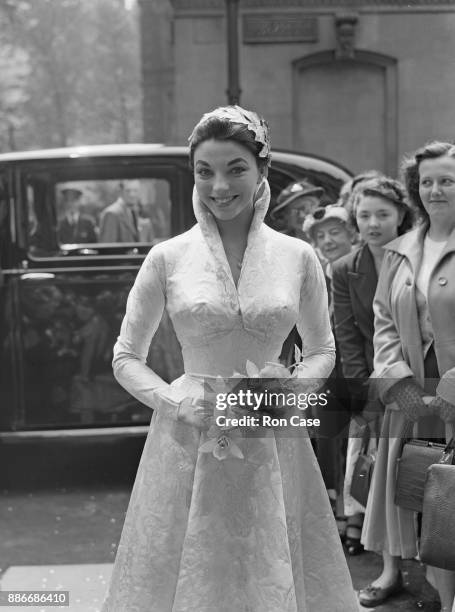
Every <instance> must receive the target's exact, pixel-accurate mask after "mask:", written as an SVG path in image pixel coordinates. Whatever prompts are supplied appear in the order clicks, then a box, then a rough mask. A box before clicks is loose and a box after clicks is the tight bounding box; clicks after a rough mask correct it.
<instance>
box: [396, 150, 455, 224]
mask: <svg viewBox="0 0 455 612" xmlns="http://www.w3.org/2000/svg"><path fill="white" fill-rule="evenodd" d="M445 156H447V157H453V158H455V145H454V144H453V143H451V142H442V141H440V140H434V141H433V142H429V143H427V144H426V145H424V146H423V147H421V148H420V149H417V151H415V153H413V154H411V155H409V156H407V157H405V158H404V159H403V161H402V163H401V173H402V177H403V182H404V184H405V185H406V191H407V192H408V196H409V200H410V201H411V204H412V205H413V206H414V207H415V208H416V210H417V211H418V213H419V216H420V217H421V218H423V219H424V220H425V221H428V220H429V216H428V213H427V211H426V210H425V207H424V205H423V203H422V200H421V199H420V194H419V183H420V172H419V168H420V164H421V163H422V162H423V161H424V160H426V159H437V158H438V157H445Z"/></svg>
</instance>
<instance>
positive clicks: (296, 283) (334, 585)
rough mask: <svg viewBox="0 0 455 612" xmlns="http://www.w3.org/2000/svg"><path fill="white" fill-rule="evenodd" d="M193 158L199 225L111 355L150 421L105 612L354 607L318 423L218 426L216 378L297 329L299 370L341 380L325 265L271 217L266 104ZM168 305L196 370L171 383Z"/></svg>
mask: <svg viewBox="0 0 455 612" xmlns="http://www.w3.org/2000/svg"><path fill="white" fill-rule="evenodd" d="M190 161H191V164H192V167H193V168H194V176H195V190H194V196H193V206H194V213H195V216H196V219H197V224H196V225H195V226H194V227H192V228H191V229H190V230H189V231H187V232H185V233H184V234H181V235H180V236H176V237H175V238H172V239H170V240H167V241H165V242H162V243H160V244H158V245H156V246H154V247H153V248H152V250H151V251H150V253H149V254H148V256H147V258H146V260H145V261H144V264H143V266H142V268H141V270H140V271H139V274H138V276H137V279H136V282H135V284H134V287H133V288H132V290H131V293H130V295H129V298H128V304H127V310H126V315H125V318H124V320H123V324H122V328H121V332H120V336H119V338H118V341H117V344H116V346H115V349H114V373H115V375H116V377H117V379H118V380H119V382H120V383H121V384H122V385H123V386H124V387H125V389H127V390H128V391H129V392H130V393H131V394H132V395H134V396H135V397H136V398H137V399H139V400H140V401H141V402H143V403H144V404H146V405H148V406H150V408H153V417H152V422H151V426H150V431H149V434H148V437H147V441H146V443H145V447H144V451H143V455H142V459H141V462H140V465H139V469H138V473H137V477H136V481H135V484H134V488H133V492H132V496H131V501H130V504H129V507H128V512H127V516H126V519H125V525H124V528H123V533H122V537H121V540H120V544H119V547H118V552H117V557H116V561H115V566H114V570H113V575H112V580H111V585H110V589H109V593H108V597H107V599H106V602H105V604H104V608H103V610H104V611H105V612H353V611H354V610H357V609H358V604H357V599H356V596H355V593H354V591H353V588H352V583H351V579H350V576H349V572H348V569H347V565H346V562H345V558H344V555H343V551H342V547H341V544H340V539H339V536H338V532H337V529H336V526H335V521H334V517H333V513H332V510H331V507H330V503H329V500H328V496H327V493H326V490H325V487H324V484H323V481H322V478H321V474H320V470H319V467H318V465H317V462H316V459H315V457H314V453H313V450H312V447H311V443H310V440H309V438H308V435H307V433H306V430H304V429H303V428H293V429H294V431H292V434H289V433H288V432H287V431H286V432H284V433H283V431H282V430H277V429H273V428H270V427H263V428H262V427H261V428H260V430H259V433H258V432H256V434H255V435H254V436H251V435H248V434H247V433H245V430H244V429H239V428H237V429H235V430H232V431H228V432H222V431H220V430H218V432H217V429H216V427H214V426H213V423H214V413H215V412H216V409H215V408H214V404H213V402H212V403H211V402H210V401H209V400H208V399H207V396H206V395H205V396H204V394H203V392H202V382H203V381H204V380H209V381H210V380H215V381H216V378H215V377H217V376H222V377H230V376H232V375H233V373H234V372H239V373H242V374H245V376H246V375H247V373H246V363H247V361H250V362H252V363H254V364H255V365H256V366H257V368H258V369H261V368H263V367H264V366H265V364H266V362H274V361H277V360H278V356H279V354H280V350H281V347H282V344H283V341H284V340H285V338H286V337H287V335H288V334H289V332H290V331H291V329H292V328H293V326H294V325H297V329H298V331H299V333H300V335H301V337H302V344H303V359H302V361H301V363H300V365H299V366H298V367H297V371H298V377H299V378H301V379H304V378H312V379H321V378H326V377H327V376H328V375H329V373H330V371H331V369H332V367H333V364H334V352H335V349H334V341H333V337H332V333H331V330H330V322H329V316H328V309H327V296H326V286H325V281H324V275H323V273H322V269H321V267H320V264H319V261H318V259H317V257H316V255H315V253H314V251H313V249H312V248H311V247H310V246H309V245H308V244H306V243H305V242H303V241H301V240H298V239H296V238H292V237H289V236H285V235H283V234H280V233H277V232H275V231H273V230H272V229H270V228H269V227H267V226H266V225H265V224H264V223H263V219H264V216H265V214H266V212H267V208H268V205H269V201H270V190H269V186H268V183H267V179H266V176H267V167H268V164H269V161H270V148H269V141H268V133H267V127H266V124H265V123H264V122H263V120H261V119H259V117H258V116H257V115H256V114H255V113H252V112H250V111H244V110H243V109H241V108H240V107H225V108H219V109H216V110H215V111H213V112H211V113H208V114H206V115H204V116H203V118H202V119H201V121H200V122H199V123H198V124H197V125H196V127H195V129H194V131H193V133H192V135H191V137H190ZM165 308H166V310H167V312H168V313H169V315H170V317H171V319H172V322H173V324H174V327H175V331H176V333H177V336H178V339H179V341H180V344H181V346H182V353H183V359H184V364H185V374H184V375H183V376H182V377H180V378H179V379H177V380H175V381H174V382H173V383H172V384H170V385H168V384H167V383H165V382H164V381H163V380H162V379H161V378H160V377H159V376H158V375H157V374H155V373H154V372H153V371H152V370H150V369H149V368H148V367H147V366H146V364H145V360H146V356H147V352H148V348H149V344H150V342H151V340H152V337H153V335H154V333H155V331H156V329H157V327H158V324H159V322H160V319H161V317H162V314H163V310H164V309H165ZM250 368H251V366H250ZM303 384H304V383H303ZM215 386H216V385H215ZM303 415H304V413H303ZM213 431H215V434H214V433H213ZM250 431H251V430H250ZM212 449H213V452H211V451H212ZM207 451H209V452H207Z"/></svg>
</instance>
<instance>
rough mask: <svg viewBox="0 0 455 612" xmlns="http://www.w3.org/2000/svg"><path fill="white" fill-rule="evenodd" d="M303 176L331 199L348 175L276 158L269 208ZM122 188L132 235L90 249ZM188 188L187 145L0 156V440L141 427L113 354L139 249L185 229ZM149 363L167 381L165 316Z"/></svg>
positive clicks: (170, 355)
mask: <svg viewBox="0 0 455 612" xmlns="http://www.w3.org/2000/svg"><path fill="white" fill-rule="evenodd" d="M302 178H307V179H309V180H310V181H311V182H313V183H314V184H315V185H318V186H323V187H324V189H325V192H326V196H327V198H328V199H329V200H331V201H335V199H336V197H337V195H338V192H339V189H340V187H341V185H342V184H343V182H344V181H346V180H348V179H349V178H350V174H349V172H348V171H346V170H345V169H343V168H342V167H340V166H338V165H337V164H335V163H333V162H329V161H327V160H323V159H319V158H317V157H315V156H311V155H303V154H297V153H292V152H285V151H276V152H274V153H273V160H272V167H271V169H270V173H269V182H270V185H271V192H272V203H271V207H273V205H274V203H275V201H276V198H277V196H278V195H279V193H280V192H281V190H282V189H284V188H285V187H286V186H287V185H289V183H291V182H293V181H295V180H299V179H302ZM131 181H132V182H135V187H136V188H137V189H138V191H139V203H138V204H137V206H136V205H135V208H134V210H135V211H136V217H135V220H134V222H135V230H137V238H136V240H134V241H131V242H109V243H106V242H99V241H95V242H93V231H95V232H96V233H97V235H98V236H101V233H100V232H101V224H102V223H104V221H103V218H107V216H108V215H107V212H106V210H107V209H108V208H109V210H111V209H112V210H113V208H115V206H114V207H113V205H112V203H113V202H114V201H116V200H118V195H119V192H121V189H122V188H123V189H125V188H126V187H125V186H126V185H131ZM192 189H193V177H192V174H191V171H190V170H189V166H188V150H187V148H186V147H177V146H164V145H153V144H149V145H147V144H136V145H132V144H129V145H103V146H90V147H75V148H65V149H49V150H40V151H28V152H23V153H9V154H3V155H0V264H1V270H2V280H1V288H0V311H1V319H0V321H1V327H0V360H1V361H0V406H1V410H0V439H3V440H5V439H9V440H11V439H12V438H22V439H23V438H27V437H28V438H30V437H31V436H34V437H35V438H36V437H38V438H43V437H47V438H48V439H55V438H58V437H65V436H71V437H73V438H74V437H81V436H82V437H83V436H92V437H93V436H95V435H97V434H99V436H100V437H101V438H102V437H104V436H105V435H106V433H107V432H115V433H117V434H118V435H127V434H134V435H135V433H137V432H138V431H140V432H142V433H143V432H144V431H145V430H146V427H147V425H148V423H149V421H150V416H151V412H150V410H149V409H148V408H146V407H144V406H142V405H141V404H139V402H137V401H136V400H134V399H133V398H131V396H129V395H128V394H127V393H126V392H125V391H124V390H123V389H122V388H121V387H120V386H119V385H118V384H117V382H116V381H115V380H114V378H113V375H112V370H111V359H112V347H113V344H114V342H115V339H116V337H117V334H118V330H119V327H120V323H121V319H122V316H123V313H124V311H125V304H126V298H127V295H128V292H129V290H130V288H131V286H132V283H133V281H134V278H135V276H136V274H137V271H138V269H139V267H140V265H141V263H142V261H143V259H144V257H145V255H146V253H147V252H148V250H149V249H150V247H151V246H152V245H153V244H155V243H156V242H159V241H161V240H164V239H166V238H169V237H171V236H174V235H176V234H179V233H181V232H183V231H185V230H187V229H189V228H190V227H191V226H192V225H193V224H194V223H195V219H194V215H193V210H192V205H191V193H192ZM78 194H82V195H78ZM70 196H71V197H70ZM75 201H77V202H76V204H74V202H75ZM76 205H77V206H76ZM111 205H112V206H111ZM75 207H76V208H77V210H76V208H75ZM72 208H73V209H74V210H76V215H75V216H73V218H72V220H73V221H74V219H77V222H78V223H79V224H81V226H82V232H81V233H80V234H74V235H75V236H76V237H77V240H76V241H75V242H68V235H69V234H67V233H66V234H65V240H64V241H62V240H61V239H60V238H61V237H62V236H63V235H64V231H63V227H64V224H65V223H66V222H67V221H68V219H69V218H70V217H69V212H71V209H72ZM68 211H69V212H68ZM72 227H74V225H73V226H72ZM84 228H85V229H84ZM92 230H93V231H92ZM84 232H85V233H84ZM87 239H89V240H91V241H89V242H87ZM148 364H149V365H150V367H152V368H153V369H154V370H156V371H157V373H158V374H159V375H161V376H162V377H163V378H164V379H165V380H167V381H170V380H172V379H174V378H175V377H177V376H178V375H179V374H180V373H181V371H182V360H181V355H180V347H179V344H178V342H177V339H176V337H175V334H174V331H173V328H172V323H171V321H170V320H169V318H168V317H167V316H166V315H165V316H164V318H163V321H162V323H161V325H160V327H159V329H158V331H157V334H156V336H155V338H154V340H153V342H152V345H151V348H150V351H149V357H148Z"/></svg>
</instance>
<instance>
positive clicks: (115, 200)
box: [55, 178, 171, 245]
mask: <svg viewBox="0 0 455 612" xmlns="http://www.w3.org/2000/svg"><path fill="white" fill-rule="evenodd" d="M55 200H56V202H57V235H58V241H59V243H60V245H67V244H86V243H98V244H100V243H101V244H112V243H131V242H143V243H144V242H145V243H152V244H153V243H154V242H157V241H159V240H164V239H166V238H170V236H171V201H170V184H169V181H167V180H165V179H161V178H160V179H150V178H145V179H142V178H141V179H125V180H97V181H71V182H65V183H57V184H56V186H55Z"/></svg>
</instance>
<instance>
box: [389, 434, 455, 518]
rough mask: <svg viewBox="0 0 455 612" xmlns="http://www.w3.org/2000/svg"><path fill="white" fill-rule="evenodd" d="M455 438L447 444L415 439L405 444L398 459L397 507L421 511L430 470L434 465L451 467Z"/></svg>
mask: <svg viewBox="0 0 455 612" xmlns="http://www.w3.org/2000/svg"><path fill="white" fill-rule="evenodd" d="M454 440H455V439H454V438H452V440H451V441H450V442H449V443H448V444H447V445H446V444H438V443H436V442H431V441H428V440H417V439H412V440H409V441H408V442H406V443H405V444H404V445H403V449H402V452H401V457H399V459H398V460H397V477H396V487H395V504H396V505H397V506H400V508H405V509H406V510H413V511H414V512H422V508H423V492H424V488H425V479H426V477H427V470H428V468H429V467H430V466H431V465H434V464H435V463H446V464H452V463H453V458H454V449H453V446H454Z"/></svg>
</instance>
